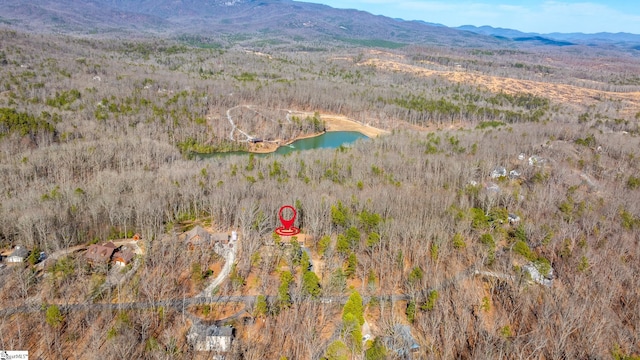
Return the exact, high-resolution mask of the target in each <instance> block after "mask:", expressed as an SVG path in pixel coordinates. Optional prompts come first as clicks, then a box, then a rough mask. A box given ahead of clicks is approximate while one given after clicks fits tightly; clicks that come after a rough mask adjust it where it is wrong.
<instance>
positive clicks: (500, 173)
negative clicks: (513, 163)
mask: <svg viewBox="0 0 640 360" xmlns="http://www.w3.org/2000/svg"><path fill="white" fill-rule="evenodd" d="M505 176H507V169H505V167H504V166H498V167H496V168H495V169H493V171H491V178H492V179H497V178H501V177H505Z"/></svg>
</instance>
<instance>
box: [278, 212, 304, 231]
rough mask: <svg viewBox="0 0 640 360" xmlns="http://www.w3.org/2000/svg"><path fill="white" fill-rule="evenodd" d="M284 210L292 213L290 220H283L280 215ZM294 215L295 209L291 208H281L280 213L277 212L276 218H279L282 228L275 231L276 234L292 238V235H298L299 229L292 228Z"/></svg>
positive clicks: (294, 219)
mask: <svg viewBox="0 0 640 360" xmlns="http://www.w3.org/2000/svg"><path fill="white" fill-rule="evenodd" d="M286 209H289V210H291V211H292V212H293V215H292V216H291V218H290V219H285V218H284V216H283V215H282V213H283V212H284V211H285V210H286ZM296 215H297V213H296V209H295V208H294V207H293V206H291V205H285V206H283V207H281V208H280V211H278V217H279V218H280V222H281V223H282V226H280V227H279V228H277V229H276V234H278V235H281V236H293V235H297V234H299V233H300V229H298V228H297V227H295V226H293V223H294V222H295V221H296Z"/></svg>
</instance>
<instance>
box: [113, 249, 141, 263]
mask: <svg viewBox="0 0 640 360" xmlns="http://www.w3.org/2000/svg"><path fill="white" fill-rule="evenodd" d="M135 256H136V254H135V253H134V252H133V251H131V249H127V248H122V249H120V250H118V251H116V252H115V254H113V262H114V263H115V264H116V265H119V266H127V265H129V264H130V263H131V261H133V258H134V257H135Z"/></svg>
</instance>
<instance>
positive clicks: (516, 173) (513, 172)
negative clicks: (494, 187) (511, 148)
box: [509, 170, 520, 179]
mask: <svg viewBox="0 0 640 360" xmlns="http://www.w3.org/2000/svg"><path fill="white" fill-rule="evenodd" d="M509 177H510V178H511V179H517V178H519V177H520V172H519V171H518V170H511V171H509Z"/></svg>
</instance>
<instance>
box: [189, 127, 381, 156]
mask: <svg viewBox="0 0 640 360" xmlns="http://www.w3.org/2000/svg"><path fill="white" fill-rule="evenodd" d="M360 139H368V137H366V136H365V135H363V134H361V133H359V132H357V131H330V132H326V133H324V134H322V135H318V136H314V137H310V138H306V139H300V140H296V141H294V142H293V143H291V144H289V145H284V146H280V147H279V148H278V149H277V150H276V151H275V152H272V153H266V154H256V155H261V156H265V155H266V156H268V155H271V154H278V155H286V154H290V153H293V152H295V151H301V150H311V149H336V148H338V147H340V146H348V145H350V144H352V143H354V142H356V140H360ZM245 154H248V152H244V151H232V152H225V153H213V154H196V157H197V158H211V157H218V156H230V155H245Z"/></svg>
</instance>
